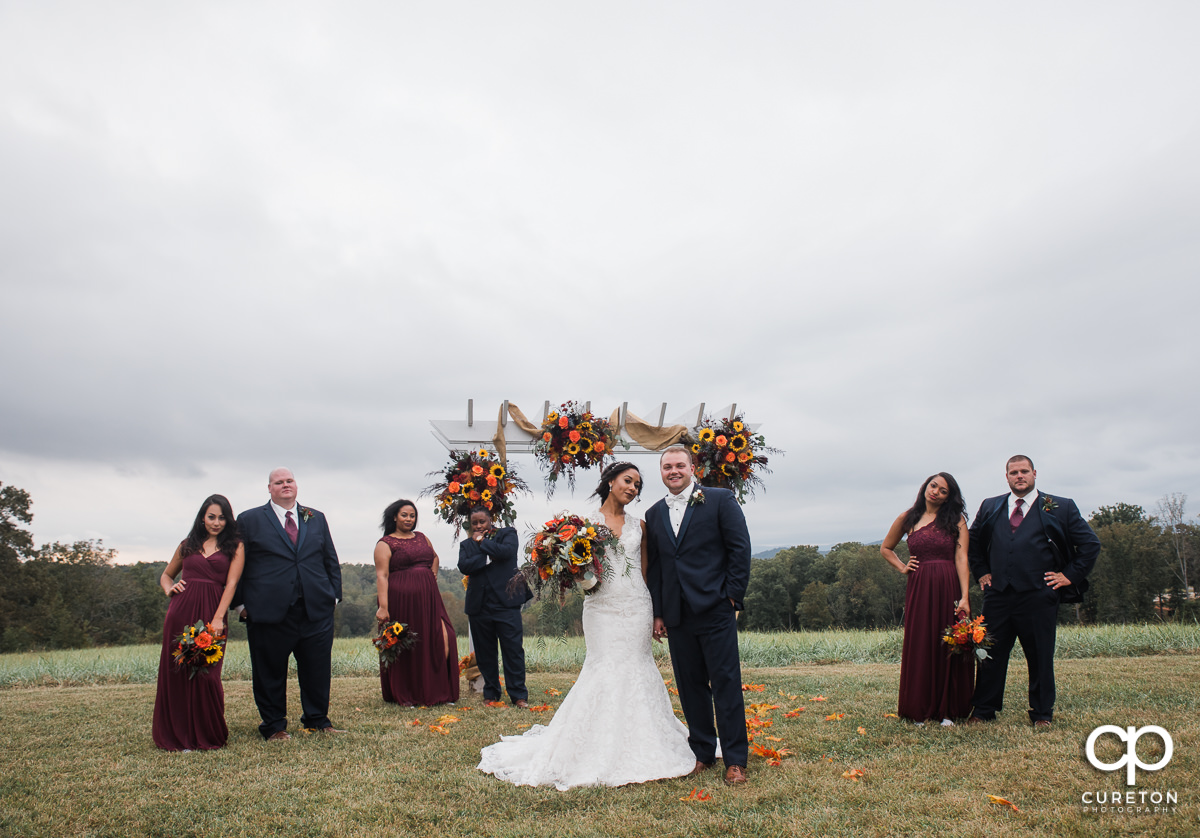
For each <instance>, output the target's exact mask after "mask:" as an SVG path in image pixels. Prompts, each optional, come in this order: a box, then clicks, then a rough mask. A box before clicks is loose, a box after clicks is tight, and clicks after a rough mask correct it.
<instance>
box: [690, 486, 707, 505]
mask: <svg viewBox="0 0 1200 838" xmlns="http://www.w3.org/2000/svg"><path fill="white" fill-rule="evenodd" d="M703 505H704V490H703V489H701V488H700V487H699V486H697V487H696V491H694V492H692V496H691V497H690V498H688V506H703Z"/></svg>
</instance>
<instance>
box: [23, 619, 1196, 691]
mask: <svg viewBox="0 0 1200 838" xmlns="http://www.w3.org/2000/svg"><path fill="white" fill-rule="evenodd" d="M902 638H903V635H902V633H901V631H900V630H898V629H893V630H889V631H809V632H774V633H763V632H743V633H742V635H741V638H740V640H741V655H742V665H743V666H744V667H785V666H796V665H799V664H833V663H856V664H868V663H898V662H899V661H900V646H901V640H902ZM584 651H585V649H584V642H583V638H580V637H570V638H563V637H554V638H545V637H528V638H526V640H525V660H526V667H527V668H528V669H529V671H530V672H574V671H578V669H579V668H580V667H581V666H582V665H583V657H584ZM159 652H160V647H158V646H149V645H146V646H119V647H110V648H101V649H72V650H66V651H55V652H27V653H20V654H8V655H0V689H4V688H13V687H35V686H80V685H88V684H149V683H153V682H154V681H155V680H156V678H157V676H158V659H159ZM654 652H655V657H656V658H657V659H658V661H659V665H660V666H661V667H663V668H664V669H666V668H669V667H670V659H669V655H668V653H667V646H666V644H662V645H659V644H655V645H654ZM1197 652H1200V626H1198V625H1195V624H1191V625H1183V624H1175V623H1171V624H1158V625H1129V626H1060V627H1059V629H1058V647H1057V652H1056V657H1057V658H1059V659H1060V660H1068V659H1073V658H1096V657H1140V656H1144V655H1169V654H1181V653H1197ZM459 654H460V655H462V654H466V638H465V637H464V638H459ZM1014 656H1015V657H1016V658H1018V659H1019V658H1020V656H1021V655H1020V646H1017V648H1016V650H1015V651H1014ZM377 673H378V658H377V657H376V654H375V650H374V648H373V647H372V646H371V644H370V642H368V641H367V640H366V639H365V638H338V639H337V640H335V641H334V644H333V674H334V676H335V677H369V676H372V675H375V674H377ZM223 677H224V679H225V680H227V681H242V680H246V681H248V680H249V679H250V658H249V654H248V652H247V648H246V643H245V642H244V641H237V640H234V641H230V643H229V647H228V653H227V657H226V659H225V665H224V673H223Z"/></svg>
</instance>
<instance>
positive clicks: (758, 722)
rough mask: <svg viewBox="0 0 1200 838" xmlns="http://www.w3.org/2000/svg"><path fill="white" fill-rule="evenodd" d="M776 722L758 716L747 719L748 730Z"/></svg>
mask: <svg viewBox="0 0 1200 838" xmlns="http://www.w3.org/2000/svg"><path fill="white" fill-rule="evenodd" d="M773 724H775V722H773V721H772V720H771V719H762V718H759V717H758V716H751V717H750V718H748V719H746V730H761V729H762V728H764V727H770V726H771V725H773Z"/></svg>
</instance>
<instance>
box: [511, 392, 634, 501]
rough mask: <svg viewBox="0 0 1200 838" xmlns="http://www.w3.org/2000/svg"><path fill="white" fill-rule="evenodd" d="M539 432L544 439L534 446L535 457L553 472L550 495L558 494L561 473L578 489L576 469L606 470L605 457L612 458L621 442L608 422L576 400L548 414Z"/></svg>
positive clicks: (548, 486) (549, 480)
mask: <svg viewBox="0 0 1200 838" xmlns="http://www.w3.org/2000/svg"><path fill="white" fill-rule="evenodd" d="M538 433H539V434H540V435H541V437H540V438H539V439H538V440H537V442H535V443H534V445H533V456H534V457H535V458H537V461H538V463H539V465H541V467H542V470H543V471H548V472H549V473H548V474H547V475H546V494H547V495H548V496H550V495H553V494H554V484H555V482H556V481H557V480H558V477H559V475H560V474H563V473H566V475H567V482H568V483H569V484H570V486H571V488H575V469H577V468H591V467H592V466H601V467H603V465H604V460H605V458H606V457H612V449H613V446H614V445H615V444H617V442H618V441H619V440H618V438H617V432H616V430H614V429H613V427H612V425H610V424H609V422H608V420H607V419H600V418H598V417H596V416H593V415H592V414H591V413H590V412H589V411H584V410H581V409H580V406H579V403H578V402H574V401H570V402H564V403H563V404H561V405H559V408H558V410H552V411H550V412H549V413H547V414H546V421H544V422H542V426H541V428H539V429H538ZM625 447H626V448H628V447H629V446H628V445H627V444H626V445H625Z"/></svg>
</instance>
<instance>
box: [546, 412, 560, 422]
mask: <svg viewBox="0 0 1200 838" xmlns="http://www.w3.org/2000/svg"><path fill="white" fill-rule="evenodd" d="M546 421H547V422H557V421H558V411H556V410H552V411H550V412H549V413H547V414H546Z"/></svg>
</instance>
